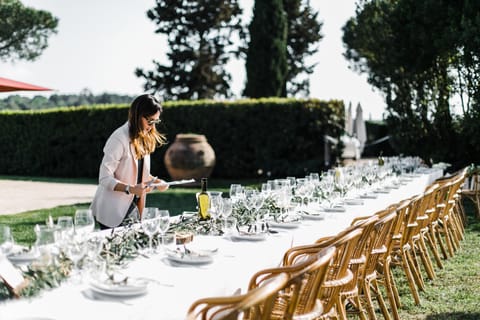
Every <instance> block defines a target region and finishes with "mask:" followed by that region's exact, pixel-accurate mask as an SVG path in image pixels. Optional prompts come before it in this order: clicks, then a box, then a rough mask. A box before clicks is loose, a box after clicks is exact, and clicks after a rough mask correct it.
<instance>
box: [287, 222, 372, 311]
mask: <svg viewBox="0 0 480 320" xmlns="http://www.w3.org/2000/svg"><path fill="white" fill-rule="evenodd" d="M362 231H363V230H362V228H361V227H357V226H355V227H349V228H347V229H345V230H344V231H342V232H340V233H339V234H337V235H336V236H332V237H325V238H321V239H318V240H317V241H316V243H314V244H311V245H304V246H297V247H293V248H290V249H289V250H287V252H286V253H285V255H284V259H283V265H292V264H294V263H295V261H297V259H302V257H303V256H304V255H305V254H314V253H316V252H318V251H319V250H322V249H323V248H326V247H331V246H333V247H335V248H336V253H335V255H334V257H333V261H332V263H331V264H330V266H329V268H328V271H327V278H326V280H325V282H324V284H323V286H322V287H321V288H320V292H319V299H320V300H321V301H322V303H323V310H324V313H323V314H322V315H321V316H318V317H317V318H316V319H331V318H335V319H338V318H339V319H346V317H347V315H346V310H345V306H344V304H343V300H342V296H341V292H342V289H343V288H344V287H345V286H346V285H347V284H349V283H350V282H352V281H353V273H352V271H351V270H350V268H349V266H350V262H351V260H352V255H353V253H354V250H355V247H356V246H357V245H358V243H359V241H360V237H361V235H362Z"/></svg>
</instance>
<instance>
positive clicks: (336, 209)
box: [323, 206, 347, 212]
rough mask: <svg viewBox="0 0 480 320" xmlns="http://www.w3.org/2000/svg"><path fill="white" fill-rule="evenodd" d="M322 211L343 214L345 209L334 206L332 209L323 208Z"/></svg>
mask: <svg viewBox="0 0 480 320" xmlns="http://www.w3.org/2000/svg"><path fill="white" fill-rule="evenodd" d="M323 211H325V212H345V211H347V210H346V209H345V207H342V206H335V207H332V208H323Z"/></svg>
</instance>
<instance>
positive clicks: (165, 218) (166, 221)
mask: <svg viewBox="0 0 480 320" xmlns="http://www.w3.org/2000/svg"><path fill="white" fill-rule="evenodd" d="M158 217H159V232H160V239H161V242H160V244H161V245H162V246H163V245H164V243H163V240H164V235H165V234H166V232H167V231H168V228H169V227H170V212H169V211H168V210H158Z"/></svg>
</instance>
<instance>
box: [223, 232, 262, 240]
mask: <svg viewBox="0 0 480 320" xmlns="http://www.w3.org/2000/svg"><path fill="white" fill-rule="evenodd" d="M230 238H231V239H232V240H236V241H242V240H245V241H263V240H265V239H266V233H263V232H262V233H249V232H239V233H233V234H231V235H230Z"/></svg>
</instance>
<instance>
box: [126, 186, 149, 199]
mask: <svg viewBox="0 0 480 320" xmlns="http://www.w3.org/2000/svg"><path fill="white" fill-rule="evenodd" d="M150 189H151V188H150ZM147 190H148V188H147V185H146V183H139V184H136V185H134V186H133V187H130V193H132V194H134V195H136V196H138V197H142V196H143V195H144V194H145V193H147V192H148V191H147Z"/></svg>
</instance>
